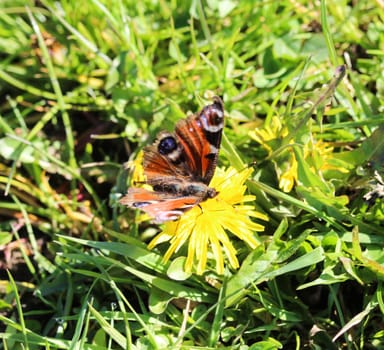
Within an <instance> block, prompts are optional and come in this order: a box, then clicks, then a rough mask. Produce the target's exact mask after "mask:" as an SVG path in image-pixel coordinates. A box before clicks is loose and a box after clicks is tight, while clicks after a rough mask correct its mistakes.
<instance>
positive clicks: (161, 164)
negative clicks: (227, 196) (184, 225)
mask: <svg viewBox="0 0 384 350" xmlns="http://www.w3.org/2000/svg"><path fill="white" fill-rule="evenodd" d="M223 127H224V108H223V102H222V101H221V99H220V98H219V97H215V98H214V100H213V104H211V105H208V106H206V107H204V108H203V109H202V110H201V111H200V112H199V113H197V114H194V115H192V116H189V117H188V118H186V119H182V120H180V121H179V122H178V123H177V124H176V127H175V131H174V132H173V133H171V132H167V131H162V132H160V133H159V134H158V135H157V137H156V141H155V142H154V143H153V144H152V145H150V146H147V147H145V148H144V157H143V168H144V174H145V176H146V183H147V184H149V185H151V186H152V189H153V191H149V190H147V189H144V188H140V187H132V188H130V189H129V190H128V193H127V195H126V196H124V197H123V198H122V199H121V200H120V203H121V204H124V205H127V206H129V207H132V208H139V209H141V210H143V211H145V212H146V213H148V214H149V215H150V216H151V217H153V218H154V221H155V222H157V223H161V222H164V221H168V220H175V219H177V218H178V217H179V216H180V215H182V214H183V213H184V212H185V211H186V210H189V209H191V208H193V207H194V206H196V205H198V204H199V203H201V202H202V201H205V200H206V199H208V198H214V197H215V196H216V195H217V192H216V190H215V189H214V188H211V187H209V182H210V181H211V179H212V176H213V174H214V171H215V168H216V164H217V157H218V153H219V148H220V143H221V135H222V130H223Z"/></svg>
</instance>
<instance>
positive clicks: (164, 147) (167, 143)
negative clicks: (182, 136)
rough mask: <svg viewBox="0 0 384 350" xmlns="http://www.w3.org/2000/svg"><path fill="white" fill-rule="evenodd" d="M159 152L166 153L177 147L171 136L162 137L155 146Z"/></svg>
mask: <svg viewBox="0 0 384 350" xmlns="http://www.w3.org/2000/svg"><path fill="white" fill-rule="evenodd" d="M157 148H158V150H159V153H160V154H163V155H167V154H169V153H171V152H173V151H174V150H175V149H177V142H176V140H175V138H174V137H173V136H167V137H164V138H163V139H162V140H161V141H160V142H159V146H158V147H157Z"/></svg>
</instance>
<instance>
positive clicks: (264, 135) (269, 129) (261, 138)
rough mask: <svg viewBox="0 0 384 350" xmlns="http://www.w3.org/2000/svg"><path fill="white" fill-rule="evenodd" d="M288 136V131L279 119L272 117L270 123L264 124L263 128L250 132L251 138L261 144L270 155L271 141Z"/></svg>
mask: <svg viewBox="0 0 384 350" xmlns="http://www.w3.org/2000/svg"><path fill="white" fill-rule="evenodd" d="M287 135H288V129H287V128H286V127H285V126H283V125H282V124H281V121H280V119H279V118H278V117H276V116H274V117H272V119H271V121H270V123H268V124H264V125H263V127H261V128H256V129H255V130H252V131H250V132H249V136H250V137H251V138H252V139H254V140H255V141H256V142H258V143H260V144H261V145H262V146H263V147H264V148H265V149H266V150H267V151H268V153H272V148H271V146H270V144H269V142H270V141H273V140H276V139H279V138H283V137H284V136H287Z"/></svg>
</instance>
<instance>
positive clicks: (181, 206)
mask: <svg viewBox="0 0 384 350" xmlns="http://www.w3.org/2000/svg"><path fill="white" fill-rule="evenodd" d="M197 201H199V198H197V197H194V196H183V197H176V198H175V197H174V196H172V195H169V194H166V193H161V192H153V191H148V190H146V189H144V188H130V189H129V191H128V193H127V195H126V196H124V197H123V198H122V199H121V200H120V203H121V204H123V205H127V206H129V207H131V208H138V209H141V210H143V211H144V212H146V213H147V214H148V215H149V216H151V217H152V218H154V222H155V223H162V222H164V221H169V220H176V219H178V218H179V217H180V216H181V215H182V214H183V213H184V212H185V211H187V210H188V209H191V208H192V207H193V206H195V204H196V202H197Z"/></svg>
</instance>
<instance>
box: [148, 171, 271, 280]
mask: <svg viewBox="0 0 384 350" xmlns="http://www.w3.org/2000/svg"><path fill="white" fill-rule="evenodd" d="M251 172H252V169H246V170H243V171H242V172H237V171H236V170H235V169H233V168H231V167H230V168H229V169H227V170H226V171H224V170H221V169H217V170H216V173H215V176H214V177H213V179H212V181H211V183H210V187H213V188H215V189H216V190H217V191H218V195H217V196H216V197H214V198H211V199H207V200H206V201H204V202H202V203H200V204H199V205H198V206H196V207H194V208H192V209H191V210H189V211H187V212H186V213H184V214H183V215H182V216H181V217H180V218H179V219H178V220H177V221H170V222H167V223H165V225H164V228H163V231H162V232H160V233H159V234H158V235H157V236H156V237H155V238H154V239H153V240H152V241H151V242H150V243H149V245H148V248H149V249H152V248H153V247H155V246H156V245H158V244H159V243H162V242H167V241H169V242H170V246H169V248H168V250H167V252H166V254H165V256H164V261H167V260H169V258H170V257H171V256H172V254H174V253H176V252H177V251H178V250H179V249H180V248H181V247H182V246H184V244H186V243H187V242H188V253H187V259H186V263H185V270H186V271H187V272H191V271H192V270H193V266H194V264H195V263H196V273H197V274H199V275H201V274H202V273H203V272H204V271H205V268H206V265H207V262H208V259H209V258H210V257H211V256H212V257H213V260H214V261H215V263H216V272H217V273H218V274H223V273H224V264H225V262H224V261H225V257H227V259H228V261H229V264H230V265H231V266H232V267H233V268H235V269H236V268H238V267H239V262H238V259H237V256H236V249H235V248H234V246H233V244H232V242H231V240H230V237H229V236H228V234H227V232H230V233H231V234H232V235H234V236H236V237H237V238H239V239H241V240H243V241H244V242H245V243H247V244H248V246H249V247H250V248H251V249H253V248H255V247H256V246H257V245H258V244H259V240H258V239H257V236H256V232H258V231H263V230H264V227H263V226H262V225H260V224H257V223H255V222H253V221H252V220H251V217H253V218H258V219H262V220H265V221H266V220H268V217H267V216H266V215H264V214H261V213H259V212H257V211H256V210H255V208H254V206H253V205H252V204H245V203H247V202H253V201H254V200H255V196H253V195H247V194H245V192H246V189H247V187H246V185H245V184H244V183H245V181H246V180H247V179H248V177H249V176H250V174H251Z"/></svg>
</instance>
